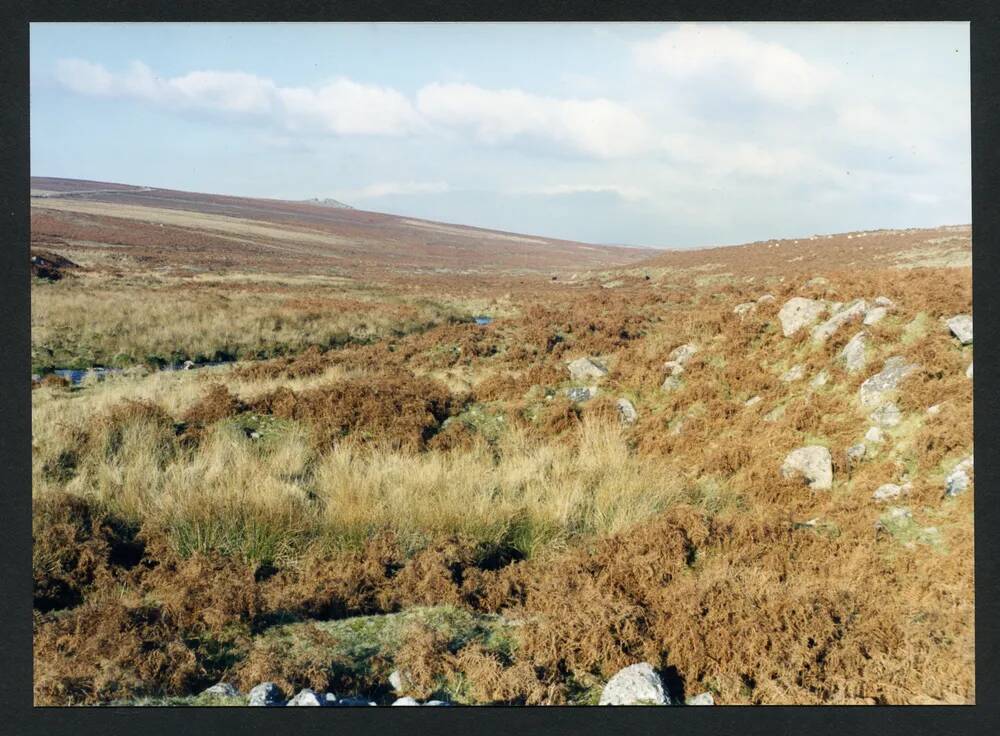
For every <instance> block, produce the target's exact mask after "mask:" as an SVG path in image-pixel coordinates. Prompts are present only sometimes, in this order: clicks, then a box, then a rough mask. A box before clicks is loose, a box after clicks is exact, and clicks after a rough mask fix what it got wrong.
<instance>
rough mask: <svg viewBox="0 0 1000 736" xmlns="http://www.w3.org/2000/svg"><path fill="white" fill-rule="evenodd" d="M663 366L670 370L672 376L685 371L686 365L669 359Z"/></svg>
mask: <svg viewBox="0 0 1000 736" xmlns="http://www.w3.org/2000/svg"><path fill="white" fill-rule="evenodd" d="M663 367H664V368H665V369H666V370H667V371H669V372H670V375H671V376H679V375H680V374H681V373H683V372H684V366H683V365H681V364H680V363H678V362H677V361H676V360H668V361H667V362H666V363H664V364H663Z"/></svg>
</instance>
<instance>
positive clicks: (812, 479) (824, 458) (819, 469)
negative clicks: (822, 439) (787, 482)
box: [781, 445, 833, 491]
mask: <svg viewBox="0 0 1000 736" xmlns="http://www.w3.org/2000/svg"><path fill="white" fill-rule="evenodd" d="M781 475H782V476H783V477H785V478H794V477H797V476H798V477H802V478H804V479H805V480H806V483H807V484H808V485H809V487H810V488H812V489H813V490H816V491H826V490H829V489H830V488H831V487H832V486H833V460H832V458H831V457H830V451H829V450H828V449H827V448H825V447H823V446H822V445H808V446H806V447H799V448H797V449H795V450H792V451H791V452H790V453H788V455H787V456H786V457H785V461H784V462H783V463H782V464H781Z"/></svg>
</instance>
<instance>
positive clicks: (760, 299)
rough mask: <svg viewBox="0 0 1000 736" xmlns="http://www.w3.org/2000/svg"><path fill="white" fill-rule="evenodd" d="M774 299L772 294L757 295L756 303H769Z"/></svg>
mask: <svg viewBox="0 0 1000 736" xmlns="http://www.w3.org/2000/svg"><path fill="white" fill-rule="evenodd" d="M773 301H774V294H764V295H763V296H759V297H757V303H758V304H770V303H771V302H773Z"/></svg>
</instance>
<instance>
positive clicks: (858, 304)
mask: <svg viewBox="0 0 1000 736" xmlns="http://www.w3.org/2000/svg"><path fill="white" fill-rule="evenodd" d="M866 311H868V303H867V302H866V301H865V300H864V299H855V300H854V301H853V302H851V303H850V304H848V305H847V306H846V307H844V308H843V309H838V310H837V311H836V312H835V313H834V315H833V316H832V317H830V319H828V320H827V321H826V322H824V323H823V324H821V325H819V326H818V327H816V329H814V330H813V331H812V338H813V340H814V341H815V342H825V341H826V340H827V339H829V338H830V336H831V335H833V333H835V332H836V331H837V330H839V329H840V328H841V327H842V326H843V325H846V324H847V323H848V322H850V321H852V320H855V319H858V318H860V317H863V316H864V314H865V312H866Z"/></svg>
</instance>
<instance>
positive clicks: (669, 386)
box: [660, 376, 682, 391]
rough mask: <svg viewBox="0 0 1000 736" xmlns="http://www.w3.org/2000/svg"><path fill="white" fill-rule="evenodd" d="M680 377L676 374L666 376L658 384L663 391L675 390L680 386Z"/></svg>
mask: <svg viewBox="0 0 1000 736" xmlns="http://www.w3.org/2000/svg"><path fill="white" fill-rule="evenodd" d="M681 383H682V381H681V379H680V378H679V377H677V376H667V377H666V378H665V379H664V381H663V384H662V385H661V386H660V388H661V389H663V390H664V391H676V390H677V389H679V388H680V387H681Z"/></svg>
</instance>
